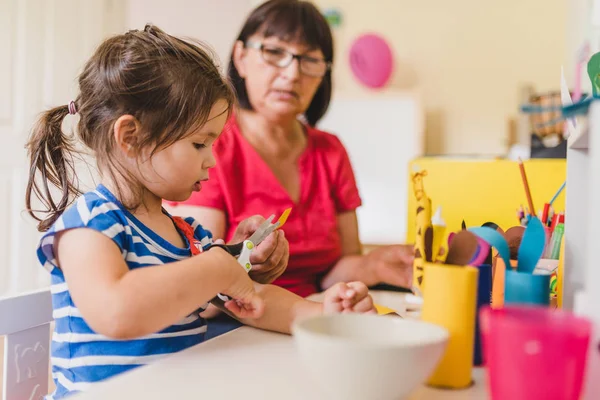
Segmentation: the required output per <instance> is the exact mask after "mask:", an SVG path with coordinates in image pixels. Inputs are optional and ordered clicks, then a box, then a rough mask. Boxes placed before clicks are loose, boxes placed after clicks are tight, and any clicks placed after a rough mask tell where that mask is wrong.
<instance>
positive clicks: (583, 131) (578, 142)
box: [567, 119, 589, 150]
mask: <svg viewBox="0 0 600 400" xmlns="http://www.w3.org/2000/svg"><path fill="white" fill-rule="evenodd" d="M577 122H578V124H577V127H576V128H575V129H574V131H573V133H571V135H570V136H569V139H568V143H567V145H568V146H569V149H576V150H584V149H587V148H588V137H589V129H588V126H587V124H586V123H585V121H582V120H581V119H580V120H579V121H577Z"/></svg>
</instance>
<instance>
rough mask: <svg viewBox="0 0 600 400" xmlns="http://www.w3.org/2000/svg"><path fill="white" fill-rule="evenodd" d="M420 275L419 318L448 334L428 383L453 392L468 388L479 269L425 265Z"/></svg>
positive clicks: (470, 379) (446, 265) (471, 368)
mask: <svg viewBox="0 0 600 400" xmlns="http://www.w3.org/2000/svg"><path fill="white" fill-rule="evenodd" d="M423 272H424V278H423V307H422V309H421V319H422V320H423V321H427V322H431V323H434V324H437V325H440V326H443V327H444V328H446V329H447V330H448V332H449V334H450V338H449V340H448V346H447V347H446V351H445V353H444V356H443V357H442V359H441V361H440V362H439V364H438V365H437V367H436V369H435V371H434V372H433V374H432V375H431V376H430V377H429V380H428V381H427V384H428V385H431V386H437V387H445V388H452V389H461V388H465V387H468V386H470V385H471V382H472V377H471V373H472V370H473V350H474V341H475V318H476V313H477V280H478V275H479V270H478V269H477V268H475V267H466V266H457V265H448V264H431V263H426V264H425V265H424V271H423Z"/></svg>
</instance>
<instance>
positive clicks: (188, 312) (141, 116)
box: [26, 26, 374, 399]
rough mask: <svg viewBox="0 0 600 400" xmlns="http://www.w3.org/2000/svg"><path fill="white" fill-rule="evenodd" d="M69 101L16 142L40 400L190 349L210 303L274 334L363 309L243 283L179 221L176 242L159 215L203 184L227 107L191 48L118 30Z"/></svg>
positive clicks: (358, 292) (243, 276)
mask: <svg viewBox="0 0 600 400" xmlns="http://www.w3.org/2000/svg"><path fill="white" fill-rule="evenodd" d="M79 90H80V93H79V95H78V96H77V98H76V99H75V101H72V102H70V103H69V104H68V105H66V106H61V107H57V108H53V109H51V110H49V111H47V112H45V113H44V114H43V115H42V116H41V118H40V120H39V122H38V123H37V125H36V127H35V128H34V130H33V133H32V137H31V140H30V142H29V144H28V150H29V155H30V157H31V171H32V172H31V176H30V180H29V185H28V190H27V198H26V203H27V208H28V210H29V212H30V214H31V215H32V216H33V217H34V218H36V219H37V220H38V221H39V222H40V223H39V226H38V227H39V230H40V231H42V232H45V234H44V235H43V236H42V239H41V241H40V245H39V248H38V251H37V255H38V258H39V260H40V262H41V264H42V265H43V266H44V267H45V268H46V269H47V270H48V271H49V272H50V273H51V277H52V286H51V291H52V300H53V307H54V312H53V315H54V319H55V330H54V334H53V336H52V371H53V377H54V380H55V382H56V391H55V392H54V393H53V394H52V396H49V398H55V399H58V398H63V397H65V396H66V395H70V394H72V393H74V392H77V391H81V390H84V389H86V388H87V387H88V386H89V385H90V384H92V383H93V382H97V381H100V380H103V379H106V378H109V377H111V376H114V375H116V374H119V373H122V372H124V371H127V370H130V369H132V368H135V367H137V366H140V365H143V364H147V363H149V362H151V361H153V360H156V359H158V358H160V357H162V356H165V355H167V354H170V353H174V352H177V351H180V350H183V349H185V348H188V347H190V346H193V345H195V344H198V343H200V342H202V341H203V339H204V332H205V331H206V324H205V321H204V320H203V319H202V318H201V317H200V316H199V315H198V311H199V310H202V309H203V307H204V306H205V305H206V304H207V302H209V301H210V300H211V299H213V298H214V297H215V296H216V295H217V294H218V293H222V294H224V295H227V296H229V298H231V299H232V300H230V301H228V302H226V303H225V310H224V311H226V312H228V313H229V314H231V315H233V316H235V317H236V318H237V319H239V320H241V321H242V322H244V323H247V324H249V325H252V326H255V327H259V328H262V329H268V330H274V331H279V332H285V333H289V329H290V325H291V323H292V322H293V321H294V320H295V319H296V318H301V317H305V316H309V315H314V314H319V313H324V312H325V313H327V312H374V308H373V303H372V299H371V297H370V296H369V295H368V293H367V288H366V287H365V286H364V285H363V284H362V283H358V282H352V283H348V284H339V285H338V286H335V287H333V288H331V289H330V290H328V291H327V292H326V293H325V300H324V301H323V303H316V302H311V301H308V300H305V299H302V298H300V297H298V296H296V295H294V294H292V293H291V292H288V291H286V290H284V289H281V288H279V287H276V286H271V285H260V284H257V283H254V282H252V280H251V279H250V277H249V276H248V274H247V273H246V272H245V270H244V269H243V268H242V267H241V266H240V265H239V264H238V262H237V260H236V259H235V258H234V257H232V256H231V255H230V254H229V253H227V252H226V251H225V250H223V249H222V248H219V247H216V246H215V247H212V248H210V249H208V248H209V247H210V245H211V244H212V243H213V239H212V235H211V233H210V232H208V231H207V230H205V229H203V228H202V226H201V225H200V224H199V223H198V221H194V220H192V219H186V220H185V221H186V222H187V223H188V224H189V225H190V226H191V228H190V229H192V230H193V232H194V238H193V239H194V240H189V239H188V238H187V237H186V236H185V234H184V232H183V231H182V230H181V229H179V228H178V227H177V225H176V224H175V222H174V219H173V218H172V217H171V216H170V215H169V214H168V213H167V212H166V211H165V210H164V209H163V208H162V206H161V204H162V202H163V200H168V201H183V200H186V199H187V198H188V197H189V196H190V195H191V193H192V192H193V191H199V190H200V189H201V187H202V181H204V180H206V179H208V170H209V168H211V167H213V166H214V165H215V159H214V157H213V155H212V150H211V147H212V145H213V143H214V142H215V140H217V138H218V136H219V134H220V132H221V130H222V129H223V126H224V124H225V121H226V120H227V118H228V116H229V110H230V109H231V106H232V103H233V101H234V96H233V94H232V91H231V89H230V87H229V85H228V84H227V83H226V82H225V81H224V80H223V78H222V76H221V74H220V73H219V71H218V69H217V67H216V66H215V65H214V63H213V61H212V58H211V57H210V56H209V55H208V54H207V52H206V51H205V50H204V49H202V48H200V47H198V46H196V45H193V44H191V43H188V42H185V41H183V40H180V39H177V38H175V37H172V36H170V35H167V34H166V33H164V32H162V31H161V30H159V29H158V28H156V27H154V26H146V27H145V29H144V30H143V31H137V30H136V31H130V32H128V33H126V34H124V35H119V36H115V37H112V38H110V39H108V40H106V41H105V42H104V43H102V44H101V45H100V46H99V48H98V49H97V50H96V52H95V54H94V55H93V56H92V58H91V59H90V60H89V61H88V62H87V64H86V65H85V68H84V70H83V72H82V74H81V75H80V77H79ZM68 114H73V115H74V114H78V115H79V118H80V120H79V123H78V128H77V132H78V135H79V138H80V139H81V141H82V142H83V144H84V145H86V146H87V147H88V148H89V149H91V150H92V151H93V153H94V156H95V158H96V161H97V164H98V169H99V172H100V176H101V184H100V185H99V186H98V187H97V188H96V189H95V190H93V191H90V192H87V193H81V192H80V191H79V189H78V188H77V186H76V185H75V181H76V176H75V173H74V165H73V157H74V155H75V145H76V144H75V142H74V141H73V140H72V139H71V138H70V137H68V136H66V135H64V134H63V132H62V131H61V124H62V121H63V119H64V118H65V116H67V115H68ZM38 173H39V174H40V175H41V176H40V177H39V178H37V177H36V175H37V174H38ZM51 186H56V187H57V188H58V193H59V194H60V198H59V199H54V198H53V196H52V194H53V193H56V191H55V188H54V187H51ZM32 194H33V195H34V196H37V197H38V198H39V199H40V201H41V202H42V205H43V206H45V209H44V212H45V216H44V217H39V216H38V215H37V213H36V212H34V208H33V205H32ZM281 211H283V210H281ZM178 223H181V221H178ZM185 227H188V226H185ZM188 228H189V227H188ZM278 243H280V244H279V245H280V246H287V242H286V241H285V240H280V241H278ZM196 244H198V247H200V249H196V248H192V247H193V246H196ZM192 250H193V251H192ZM198 250H199V251H200V254H198V255H196V256H193V257H192V254H197V253H198ZM202 250H205V251H204V252H202ZM203 305H204V306H203Z"/></svg>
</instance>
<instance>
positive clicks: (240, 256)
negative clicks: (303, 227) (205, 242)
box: [208, 208, 292, 301]
mask: <svg viewBox="0 0 600 400" xmlns="http://www.w3.org/2000/svg"><path fill="white" fill-rule="evenodd" d="M291 211H292V209H291V208H288V209H286V210H285V211H284V212H283V214H281V216H280V217H279V219H278V220H277V221H276V222H275V223H273V219H274V218H275V215H271V216H270V217H269V218H267V220H266V221H265V222H263V223H262V224H261V225H260V226H259V227H258V229H257V230H256V231H255V232H254V233H253V234H252V236H250V237H249V238H248V239H246V240H244V241H243V242H240V243H236V244H211V245H210V246H209V248H208V249H211V248H213V247H220V248H222V249H223V250H225V251H226V252H228V253H229V254H231V255H232V256H234V257H236V258H237V260H238V263H239V264H240V265H241V266H242V267H243V268H244V269H245V270H246V272H250V271H251V270H252V264H251V263H250V256H251V255H252V252H253V251H254V249H255V248H256V246H258V245H259V244H260V243H261V242H262V241H263V240H265V239H266V238H267V236H269V235H270V234H271V233H273V232H274V231H275V230H276V229H278V228H281V227H282V226H283V224H285V221H287V218H288V216H289V215H290V212H291ZM217 297H218V298H220V299H221V300H223V301H229V300H231V299H230V298H229V297H228V296H225V295H223V294H221V293H219V294H217Z"/></svg>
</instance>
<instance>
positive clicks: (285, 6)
mask: <svg viewBox="0 0 600 400" xmlns="http://www.w3.org/2000/svg"><path fill="white" fill-rule="evenodd" d="M256 33H260V34H261V35H263V36H264V37H270V36H276V37H278V38H279V39H281V40H284V41H292V42H295V43H302V44H305V45H307V46H309V47H311V48H315V49H320V50H321V51H322V52H323V55H324V56H325V61H328V62H333V37H332V35H331V29H330V28H329V24H328V23H327V20H325V18H324V17H323V15H322V14H321V12H320V11H319V10H318V9H317V8H316V7H315V5H314V4H312V3H311V2H309V1H302V0H269V1H266V2H265V3H263V4H261V5H260V6H259V7H257V8H256V9H254V11H252V13H251V14H250V16H249V17H248V19H247V20H246V22H245V24H244V26H243V27H242V30H241V31H240V34H239V36H238V37H237V40H239V41H241V42H242V43H246V41H247V40H248V38H249V37H250V36H252V35H254V34H256ZM228 75H229V79H230V80H231V83H232V85H233V87H234V89H235V91H236V94H237V98H238V102H239V106H240V107H241V108H243V109H246V110H251V109H252V105H251V104H250V100H249V98H248V93H247V92H246V83H245V82H244V79H243V78H242V77H241V76H240V74H239V72H238V70H237V69H236V67H235V64H234V62H233V54H232V56H231V59H230V61H229V71H228ZM331 91H332V81H331V69H328V70H327V73H326V74H325V76H324V77H323V81H322V82H321V85H320V86H319V88H318V89H317V92H316V93H315V95H314V97H313V99H312V101H311V102H310V105H309V106H308V109H307V110H306V113H305V117H306V119H307V121H308V123H309V124H310V125H313V126H314V125H315V124H316V123H317V122H318V121H319V119H321V117H323V115H325V113H326V112H327V108H328V107H329V102H330V101H331Z"/></svg>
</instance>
